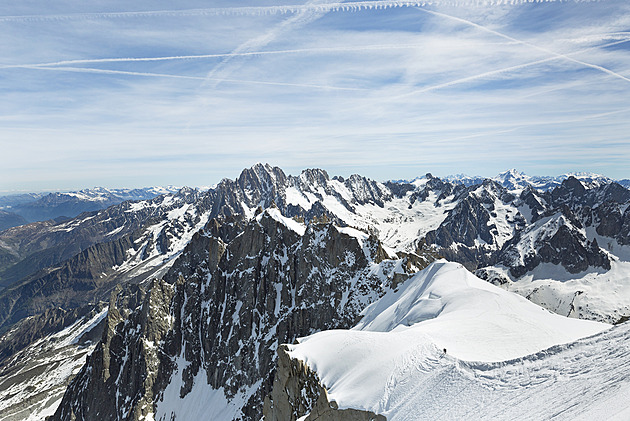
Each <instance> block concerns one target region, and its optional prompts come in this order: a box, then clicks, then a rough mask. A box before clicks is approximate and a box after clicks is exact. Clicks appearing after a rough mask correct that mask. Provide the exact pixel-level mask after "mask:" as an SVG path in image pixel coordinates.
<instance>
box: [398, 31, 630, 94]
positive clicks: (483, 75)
mask: <svg viewBox="0 0 630 421" xmlns="http://www.w3.org/2000/svg"><path fill="white" fill-rule="evenodd" d="M629 41H630V39H624V40H620V41H615V42H611V43H608V44H604V45H599V46H597V47H589V48H585V49H583V50H579V51H574V52H572V53H568V54H561V55H556V56H553V57H548V58H544V59H541V60H536V61H530V62H527V63H523V64H517V65H515V66H509V67H504V68H501V69H496V70H491V71H488V72H484V73H479V74H476V75H472V76H467V77H464V78H461V79H455V80H451V81H448V82H444V83H440V84H437V85H431V86H427V87H424V88H422V89H417V90H414V91H412V92H407V93H404V94H401V95H397V96H394V97H392V98H391V99H400V98H405V97H408V96H412V95H417V94H422V93H426V92H431V91H436V90H438V89H443V88H447V87H449V86H453V85H459V84H462V83H466V82H471V81H473V80H477V79H484V78H487V77H490V76H495V75H498V74H501V73H507V72H511V71H514V70H520V69H524V68H526V67H531V66H535V65H538V64H543V63H548V62H550V61H555V60H560V59H566V58H568V59H570V60H571V58H570V57H568V56H570V55H575V54H581V53H584V52H586V51H589V50H594V49H597V48H605V47H611V46H613V45H617V44H623V43H625V42H629Z"/></svg>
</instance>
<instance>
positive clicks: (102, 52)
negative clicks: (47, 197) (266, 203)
mask: <svg viewBox="0 0 630 421" xmlns="http://www.w3.org/2000/svg"><path fill="white" fill-rule="evenodd" d="M477 3H480V4H477ZM502 3H503V2H491V1H484V2H477V1H467V0H461V1H439V0H435V1H433V2H430V3H427V4H424V5H423V4H421V3H417V4H415V3H414V4H412V3H409V2H405V3H404V4H398V3H397V2H390V1H364V2H354V3H353V2H343V3H332V2H330V1H328V2H327V1H318V0H313V1H310V2H306V3H300V2H291V1H286V0H285V1H284V2H278V1H268V0H265V1H257V2H251V1H249V2H248V1H231V2H227V1H214V2H201V1H194V0H189V1H181V2H178V3H177V4H176V5H174V4H173V3H172V2H165V1H151V2H148V1H125V2H123V1H107V2H103V1H92V2H84V1H76V0H60V1H55V2H50V1H41V0H40V1H34V0H31V1H29V0H26V1H20V2H4V3H3V4H2V5H0V95H1V98H2V101H0V142H1V144H0V146H1V148H2V153H1V154H0V191H1V192H7V191H17V190H28V191H36V190H42V189H78V188H84V187H90V186H95V185H103V186H108V187H123V186H126V187H138V186H145V185H165V184H173V185H210V184H213V183H216V182H218V181H219V180H220V179H221V178H223V177H229V178H234V177H236V176H237V175H238V174H239V172H240V171H241V169H243V168H245V167H249V166H251V165H252V164H254V163H255V162H269V163H271V164H273V165H278V166H280V167H282V168H283V169H284V170H285V171H286V172H288V173H292V174H297V173H299V171H300V170H301V169H303V168H307V167H320V168H325V169H327V170H328V171H329V173H331V174H339V175H344V176H347V175H349V174H352V173H360V174H363V175H366V176H369V177H372V178H375V179H378V180H386V179H399V178H413V177H415V176H417V175H422V174H424V173H426V172H432V173H433V174H437V175H447V174H453V173H468V174H474V175H483V176H493V175H496V174H497V173H499V172H500V171H503V170H505V169H507V168H517V169H519V170H521V171H524V172H526V173H528V174H531V175H557V174H561V173H565V172H570V171H592V172H598V173H602V174H604V175H607V176H609V177H613V178H630V166H629V165H628V163H630V5H629V4H628V3H629V2H627V1H625V0H623V1H621V0H601V1H596V2H589V1H580V2H574V1H563V2H558V1H551V2H544V3H529V2H521V1H519V0H514V1H512V0H510V3H511V4H502ZM384 6H388V7H384Z"/></svg>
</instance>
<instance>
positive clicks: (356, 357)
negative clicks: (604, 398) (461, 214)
mask: <svg viewBox="0 0 630 421" xmlns="http://www.w3.org/2000/svg"><path fill="white" fill-rule="evenodd" d="M364 313H365V315H364V318H363V319H362V320H361V322H360V323H359V324H358V325H357V326H356V327H355V328H354V329H352V330H350V331H343V330H337V331H327V332H321V333H317V334H315V335H312V336H309V337H306V338H302V339H300V340H299V344H297V345H290V346H289V349H290V355H291V357H292V358H296V359H299V360H302V361H305V362H306V363H307V365H308V366H309V367H310V368H311V369H312V370H314V371H315V372H316V373H317V374H318V376H319V378H320V379H321V382H322V384H323V385H325V386H326V388H327V391H328V398H329V400H331V401H335V402H336V403H337V405H339V407H340V408H354V409H361V410H366V411H372V412H375V413H377V414H382V415H385V416H386V417H387V419H388V420H406V419H409V420H411V419H425V418H426V419H435V418H438V417H443V418H446V419H461V417H462V416H463V413H462V411H463V410H465V409H466V408H465V407H466V406H468V410H470V409H471V408H470V405H472V407H473V409H474V411H471V412H470V414H472V415H471V417H468V415H466V418H467V419H471V418H472V419H484V417H485V416H487V411H492V413H493V414H494V415H495V416H496V415H499V417H498V418H499V419H513V417H514V414H519V416H518V417H516V418H518V419H521V417H522V415H523V413H524V411H523V406H527V405H532V402H531V400H532V399H533V398H534V399H536V402H537V401H538V400H540V395H537V394H536V393H535V392H530V391H529V389H530V388H536V387H538V388H539V389H538V390H540V389H543V390H544V389H546V388H552V389H558V388H559V386H558V382H557V381H555V380H554V379H555V376H556V375H565V376H566V375H569V374H568V373H569V372H571V374H570V375H576V373H578V374H577V375H578V376H582V377H583V378H581V381H587V380H588V378H589V377H590V376H595V375H594V374H593V373H592V372H590V367H589V369H588V370H583V371H582V372H580V367H582V366H580V365H578V366H571V365H567V364H568V363H564V364H563V365H561V366H560V367H554V366H553V365H552V364H550V363H549V362H548V360H550V359H551V360H552V361H553V359H552V358H549V355H550V354H549V353H548V352H545V353H540V351H542V350H544V349H548V348H549V347H554V346H556V348H552V349H554V351H552V353H551V354H558V355H559V357H557V359H556V361H559V360H566V359H568V356H567V355H566V354H565V355H563V354H562V352H559V351H561V350H564V351H565V352H572V351H566V350H571V349H576V347H578V346H577V345H575V346H574V345H562V346H560V347H557V345H560V344H567V343H572V342H574V341H576V340H578V339H579V338H583V337H587V336H591V335H594V334H597V333H600V332H603V331H606V330H608V329H609V328H610V326H609V325H606V324H602V323H596V322H589V321H583V320H575V319H569V318H565V317H562V316H558V315H556V314H552V313H550V312H548V311H547V310H544V309H542V308H540V307H538V306H536V305H534V304H532V303H531V302H529V301H527V300H525V299H524V298H522V297H520V296H518V295H516V294H512V293H509V292H506V291H503V290H501V289H499V288H496V287H494V286H492V285H489V284H488V283H486V282H484V281H482V280H480V279H478V278H476V277H475V276H474V275H472V274H470V273H469V272H467V271H466V270H465V269H464V268H463V267H462V266H461V265H458V264H454V263H448V262H446V261H439V262H435V263H433V264H431V265H430V266H429V267H427V268H426V269H424V270H423V271H421V272H420V273H418V274H417V275H415V276H414V277H412V278H411V279H409V280H408V281H406V282H405V283H404V284H403V285H401V286H400V287H399V289H398V290H397V291H390V292H388V293H387V294H386V295H385V296H384V297H383V298H382V299H380V300H379V301H377V302H376V303H374V304H372V305H371V306H369V307H368V308H367V309H366V311H365V312H364ZM628 330H630V329H626V332H625V333H624V334H623V335H622V336H625V337H627V336H628ZM613 336H614V335H613ZM590 341H591V342H590V343H598V340H597V339H592V340H590ZM599 348H601V345H600V346H599V347H598V349H599ZM444 349H446V353H445V351H444ZM578 352H579V349H578ZM536 353H539V354H536ZM591 353H592V352H591ZM616 354H617V356H616V358H617V360H616V361H617V362H618V363H620V362H622V361H621V358H627V356H628V355H629V354H630V352H629V351H627V350H624V351H619V352H616ZM528 355H537V356H534V357H527V356H528ZM595 356H596V357H597V354H595ZM545 359H547V360H545ZM539 360H542V361H539ZM464 361H477V362H464ZM480 361H485V362H484V363H481V362H480ZM611 365H612V364H611ZM621 366H622V367H623V369H622V372H624V371H625V372H626V373H627V372H628V370H629V369H630V364H628V363H627V361H623V363H622V364H621ZM521 367H523V368H521ZM523 369H525V370H527V371H529V370H530V369H531V370H532V371H535V373H533V374H532V375H531V376H528V375H527V374H526V373H525V374H524V375H523V376H520V375H519V374H512V373H521V372H522V370H523ZM595 371H597V375H598V376H602V375H605V370H602V369H600V368H599V367H598V368H597V369H596V370H595ZM562 373H565V374H562ZM617 382H619V380H617ZM489 384H494V386H491V387H488V385H489ZM625 384H626V386H625V389H624V390H630V383H627V382H626V383H625ZM435 387H438V388H439V392H435V391H432V392H429V391H430V390H432V389H433V388H435ZM563 387H566V386H564V385H563ZM462 392H464V393H463V394H461V393H462ZM524 393H525V394H526V395H523V396H524V397H525V398H526V399H524V401H526V402H525V403H524V404H523V403H522V402H521V406H519V405H518V404H516V403H515V402H514V401H513V400H511V401H508V402H502V401H496V400H493V405H492V406H491V408H487V409H486V410H485V411H481V412H479V411H480V410H481V407H482V406H483V401H481V402H480V401H479V399H480V398H486V399H488V400H489V399H493V396H494V397H503V396H506V395H508V396H510V397H511V399H514V397H515V396H516V395H518V394H524ZM578 395H579V394H578ZM542 396H547V395H546V394H545V395H542ZM566 397H567V393H563V398H566ZM527 399H529V400H530V401H529V402H527ZM558 400H559V401H560V402H562V405H566V406H567V407H569V408H570V407H571V404H572V403H573V402H575V398H573V399H566V400H565V401H562V400H561V399H558ZM449 401H452V402H451V405H449V404H447V402H449ZM587 402H588V401H587ZM510 408H512V409H510ZM627 408H628V407H627V406H626V411H627ZM528 409H530V408H528ZM549 409H550V408H549V406H548V405H546V407H545V408H544V410H549ZM542 413H543V414H545V412H544V411H543V412H542ZM466 414H468V412H466ZM538 414H540V412H539V413H538ZM537 416H540V415H537ZM548 416H549V414H548V413H547V415H546V416H542V418H546V417H548ZM492 418H493V419H494V416H493V417H492ZM525 418H528V417H525ZM531 418H532V419H536V416H534V417H531ZM538 419H540V418H538Z"/></svg>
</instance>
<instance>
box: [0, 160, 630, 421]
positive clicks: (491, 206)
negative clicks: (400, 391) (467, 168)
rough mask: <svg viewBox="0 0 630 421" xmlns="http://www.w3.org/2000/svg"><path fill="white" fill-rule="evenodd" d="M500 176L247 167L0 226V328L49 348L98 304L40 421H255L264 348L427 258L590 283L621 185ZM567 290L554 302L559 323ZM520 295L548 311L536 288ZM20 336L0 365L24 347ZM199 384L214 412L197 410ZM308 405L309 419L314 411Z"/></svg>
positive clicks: (491, 272) (267, 362) (623, 209)
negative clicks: (92, 325)
mask: <svg viewBox="0 0 630 421" xmlns="http://www.w3.org/2000/svg"><path fill="white" fill-rule="evenodd" d="M504 178H505V179H504V180H503V183H505V184H507V183H508V181H509V182H510V183H512V184H511V190H508V189H506V188H505V187H504V186H502V185H501V184H499V183H497V182H495V181H493V180H485V181H481V182H479V183H477V182H472V181H470V180H469V181H470V182H468V181H467V182H466V183H450V182H448V181H444V180H440V179H439V178H436V177H433V176H432V175H430V174H427V175H426V176H425V177H424V178H423V179H419V180H416V181H414V182H413V183H404V182H399V183H398V182H388V183H385V184H382V183H378V182H375V181H373V180H369V179H367V178H365V177H361V176H358V175H352V176H350V177H347V178H342V177H330V176H329V175H328V173H326V171H323V170H319V169H308V170H305V171H303V172H302V173H301V174H300V175H298V176H289V175H286V174H285V173H284V172H283V171H282V170H281V169H279V168H277V167H272V166H269V165H263V164H256V165H255V166H253V167H252V168H249V169H246V170H244V171H243V172H242V174H241V175H240V176H239V177H238V178H237V179H235V180H227V179H226V180H223V181H221V182H220V183H219V184H218V185H217V186H216V187H214V188H212V189H210V190H208V191H206V192H200V191H198V190H195V189H189V188H184V189H181V190H180V191H179V192H178V193H176V194H169V195H164V196H160V197H157V198H154V199H151V200H142V201H137V202H124V203H121V204H118V205H115V206H112V207H110V208H108V209H105V210H101V211H98V212H92V213H85V214H82V215H80V216H78V217H77V218H74V219H71V220H63V221H46V222H39V223H34V224H27V225H24V226H20V227H14V228H11V229H8V230H6V231H3V232H0V284H1V285H0V286H3V287H4V288H5V289H4V290H1V291H0V331H9V330H10V329H12V328H14V327H16V326H18V324H16V323H20V320H24V319H25V318H27V317H33V318H30V319H27V320H30V321H29V322H28V323H31V326H50V330H46V332H51V333H52V332H53V331H54V330H55V329H63V328H64V327H67V326H68V325H67V323H69V322H70V320H71V317H70V316H69V315H72V314H75V313H76V315H75V316H72V317H77V318H78V317H80V315H79V313H78V312H80V311H84V310H85V311H88V310H89V309H91V308H93V307H91V306H94V305H98V301H100V300H107V299H110V297H111V294H112V292H113V293H114V296H113V297H111V307H110V314H109V315H108V318H107V319H106V320H107V321H106V322H103V323H107V324H106V327H107V328H106V329H105V331H104V333H103V336H102V338H101V341H100V342H99V345H98V346H97V348H96V351H95V352H94V354H93V356H92V357H91V358H90V360H89V362H88V364H86V366H85V367H84V369H83V370H82V371H81V372H80V374H79V375H78V376H77V377H76V379H75V380H74V381H73V383H72V384H71V386H70V387H69V389H68V392H67V394H66V396H65V397H64V400H63V402H62V404H61V405H60V407H59V411H57V413H56V414H55V417H54V419H64V420H66V419H98V418H106V419H137V420H140V419H150V417H151V416H153V417H154V418H155V419H163V420H170V419H171V418H172V417H175V418H179V419H182V418H184V415H182V414H186V416H187V417H188V418H189V419H194V418H195V416H196V415H199V416H201V414H204V415H203V416H206V417H211V418H215V419H259V416H260V414H261V411H262V407H263V401H264V399H265V396H266V395H267V394H268V393H269V392H270V391H271V385H272V380H273V375H274V371H275V367H276V350H277V349H278V347H279V346H280V344H282V343H290V342H292V341H294V340H295V338H297V337H300V336H305V335H309V334H311V333H313V332H316V331H318V330H323V329H332V328H342V327H350V326H352V325H353V324H354V323H355V322H356V319H357V317H359V315H360V312H361V311H362V310H363V308H365V306H366V305H367V304H369V303H371V302H372V301H373V300H375V299H376V298H378V297H379V296H380V295H382V294H383V293H384V292H385V291H386V290H388V289H389V288H395V287H396V286H397V285H398V284H399V283H400V282H401V281H403V280H405V279H406V278H407V277H408V276H409V274H410V273H413V272H414V271H416V270H417V269H418V268H420V267H423V266H425V265H426V264H428V263H429V262H430V261H431V260H433V259H434V258H435V257H436V256H437V255H441V256H445V257H447V258H448V259H449V260H453V261H457V262H461V263H463V264H464V265H466V267H467V268H469V269H470V270H476V273H477V274H478V275H479V276H483V277H484V279H486V280H488V281H491V282H493V283H497V284H505V285H506V287H510V285H511V283H514V282H515V281H517V280H518V279H521V278H523V277H526V276H529V275H531V274H532V273H533V272H535V271H536V270H538V269H539V268H541V267H544V265H546V264H548V265H554V267H558V268H561V270H563V271H565V272H566V273H568V274H575V273H582V272H584V271H591V270H594V268H595V269H596V270H599V271H606V270H608V269H610V268H611V265H612V264H613V263H611V262H614V261H615V259H616V257H615V255H614V253H613V252H612V250H613V248H615V247H617V248H618V247H622V246H624V245H630V207H629V206H628V203H629V201H630V193H629V192H628V191H627V190H625V189H624V188H623V187H621V186H619V185H616V184H613V183H601V184H597V183H594V184H592V185H591V184H585V183H583V182H581V181H580V180H578V179H575V178H567V179H566V180H565V181H564V182H563V183H562V184H560V185H558V187H557V188H556V189H555V190H549V191H541V190H537V189H535V188H533V187H532V186H531V185H523V183H524V181H523V180H524V179H523V178H522V177H520V178H519V176H518V174H515V173H508V174H505V177H504ZM477 181H480V180H477ZM557 184H559V182H558V183H557ZM604 242H605V244H604ZM390 247H391V248H390ZM394 248H395V249H396V252H394V251H393V250H392V249H394ZM394 253H395V254H396V255H394ZM497 268H499V269H501V268H505V270H504V271H499V270H498V269H497ZM118 285H122V289H120V288H119V287H118ZM578 292H579V293H580V294H582V293H581V292H580V291H574V293H575V294H577V295H575V297H573V298H571V297H569V299H568V301H567V302H571V305H572V306H573V305H574V304H575V305H574V307H576V308H578V307H579V305H580V304H579V294H578ZM523 295H528V296H529V297H530V298H532V299H533V300H536V301H537V302H539V303H541V302H543V301H544V300H548V294H546V292H545V291H544V290H543V289H541V290H539V291H538V292H536V293H535V294H533V293H532V294H530V293H529V292H528V293H526V294H523ZM576 297H577V298H576ZM547 304H549V303H547ZM550 307H552V306H551V305H550ZM556 307H557V306H556ZM556 307H553V308H554V309H555V308H556ZM567 308H568V307H567ZM86 309H87V310H86ZM569 310H570V309H569ZM569 310H567V311H569ZM572 314H574V315H575V314H584V313H572ZM624 314H625V313H624ZM36 320H39V321H37V322H35V321H36ZM28 323H27V324H25V325H23V326H27V325H28ZM20 326H22V325H20ZM24 329H25V330H24V332H25V334H24V335H23V336H22V337H21V338H18V337H17V336H15V335H13V336H6V338H9V339H8V341H6V342H4V345H2V344H3V342H2V340H0V353H4V354H3V355H6V357H7V358H8V357H10V356H11V354H12V353H16V352H21V351H20V350H22V349H26V348H25V347H28V345H29V344H28V343H29V342H33V341H37V340H39V339H41V338H40V337H37V335H33V334H32V332H31V331H29V330H28V329H27V328H24ZM29 332H31V333H29ZM42 334H43V333H42ZM0 369H2V366H1V362H0ZM201 386H203V387H207V388H208V390H210V391H213V393H214V395H213V396H214V398H213V399H215V398H216V399H215V400H214V401H213V402H214V405H212V408H215V409H212V408H211V407H210V404H208V407H203V405H201V406H199V405H200V404H199V399H197V398H198V395H199V393H200V390H202V389H203V390H205V389H204V388H203V387H201ZM313 390H317V391H319V389H317V388H314V389H313ZM204 396H205V395H204ZM317 396H322V394H321V393H320V394H319V395H317ZM318 399H319V398H315V401H313V402H311V403H312V406H311V407H309V408H310V409H309V410H311V409H313V408H315V407H317V408H320V409H322V411H324V409H325V408H324V406H325V405H324V406H321V405H320V406H317V405H316V402H317V401H318ZM322 399H323V398H322ZM216 400H218V401H220V402H219V403H218V404H217V402H216ZM195 402H197V403H195ZM195 405H197V406H195ZM309 405H310V404H309ZM322 405H323V404H322ZM216 408H222V411H223V412H221V413H215V412H212V411H214V410H216ZM195 410H196V411H198V412H197V413H194V411H195ZM186 411H188V412H186ZM190 411H193V412H190ZM318 411H319V409H318ZM326 411H328V410H327V409H326ZM337 412H339V411H337ZM337 412H335V413H337ZM326 416H328V415H326ZM321 417H325V416H324V415H323V412H322V415H321Z"/></svg>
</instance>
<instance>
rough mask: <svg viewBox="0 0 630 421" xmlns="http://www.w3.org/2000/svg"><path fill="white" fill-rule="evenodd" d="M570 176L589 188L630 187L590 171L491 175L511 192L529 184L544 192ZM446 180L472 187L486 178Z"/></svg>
mask: <svg viewBox="0 0 630 421" xmlns="http://www.w3.org/2000/svg"><path fill="white" fill-rule="evenodd" d="M569 177H573V178H576V179H578V180H580V182H582V184H584V186H586V187H587V188H592V187H600V186H603V185H605V184H610V183H613V182H617V183H619V184H621V185H623V186H624V187H626V188H628V187H630V182H629V181H628V180H619V181H616V180H613V179H611V178H608V177H606V176H603V175H600V174H594V173H589V172H572V173H566V174H562V175H558V176H529V175H526V174H525V173H523V172H520V171H518V170H516V169H513V168H512V169H509V170H507V171H504V172H502V173H500V174H498V175H496V176H494V177H491V178H490V179H491V180H493V181H496V182H497V183H499V184H500V185H502V186H503V187H505V188H506V189H508V190H509V191H510V192H511V193H516V194H520V193H521V192H522V191H523V190H524V189H525V188H526V187H527V186H531V187H533V188H534V189H536V190H539V191H542V192H545V191H550V190H553V189H554V188H556V187H559V186H560V185H561V184H562V182H563V181H564V180H566V179H568V178H569ZM444 180H445V181H448V182H450V183H453V184H463V185H465V186H466V187H470V186H474V185H476V184H481V183H483V182H484V180H486V178H485V177H480V176H468V175H466V174H456V175H449V176H446V177H444Z"/></svg>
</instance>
